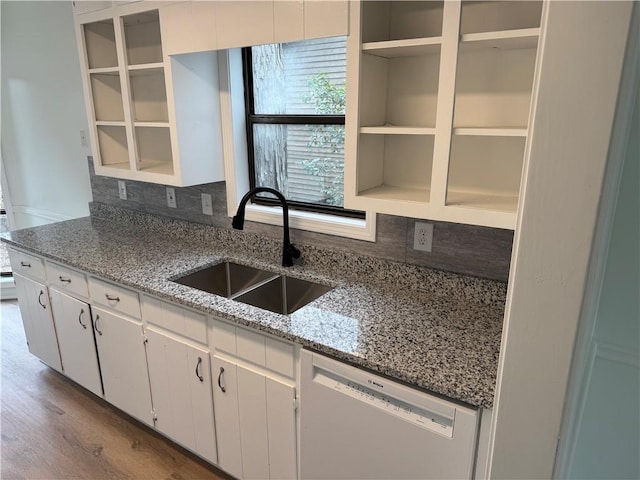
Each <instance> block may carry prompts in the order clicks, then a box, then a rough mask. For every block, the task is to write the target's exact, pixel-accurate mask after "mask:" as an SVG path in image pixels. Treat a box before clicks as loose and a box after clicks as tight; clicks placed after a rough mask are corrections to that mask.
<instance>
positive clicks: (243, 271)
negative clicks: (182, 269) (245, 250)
mask: <svg viewBox="0 0 640 480" xmlns="http://www.w3.org/2000/svg"><path fill="white" fill-rule="evenodd" d="M277 277H278V275H277V274H275V273H272V272H268V271H266V270H261V269H259V268H253V267H248V266H246V265H240V264H239V263H234V262H222V263H218V264H216V265H212V266H210V267H206V268H203V269H202V270H198V271H196V272H194V273H190V274H188V275H184V276H182V277H180V278H177V279H175V280H173V281H174V282H176V283H180V284H181V285H186V286H187V287H193V288H196V289H198V290H203V291H205V292H209V293H213V294H215V295H220V296H222V297H227V298H232V297H233V296H235V295H238V294H240V293H242V292H244V291H246V290H248V289H249V288H251V287H254V286H256V285H259V284H261V283H263V282H265V281H267V280H270V279H273V278H277Z"/></svg>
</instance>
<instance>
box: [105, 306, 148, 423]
mask: <svg viewBox="0 0 640 480" xmlns="http://www.w3.org/2000/svg"><path fill="white" fill-rule="evenodd" d="M93 312H94V330H95V332H96V345H97V347H98V356H99V358H100V369H101V371H102V384H103V386H104V398H105V400H107V401H108V402H109V403H111V404H113V405H114V406H115V407H117V408H119V409H120V410H122V411H124V412H125V413H128V414H129V415H131V416H132V417H135V418H137V419H138V420H140V421H141V422H144V423H146V424H147V425H153V415H152V410H151V390H150V388H149V374H148V372H147V358H146V355H145V349H144V336H143V331H142V324H141V323H139V322H137V321H133V320H130V319H128V318H125V317H122V316H120V315H117V314H115V313H111V312H109V311H107V310H104V309H102V308H97V307H95V308H94V309H93Z"/></svg>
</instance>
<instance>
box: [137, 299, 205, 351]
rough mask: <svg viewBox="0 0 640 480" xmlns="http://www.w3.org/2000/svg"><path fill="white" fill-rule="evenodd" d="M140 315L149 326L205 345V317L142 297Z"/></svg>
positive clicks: (176, 306)
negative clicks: (154, 326) (155, 326)
mask: <svg viewBox="0 0 640 480" xmlns="http://www.w3.org/2000/svg"><path fill="white" fill-rule="evenodd" d="M142 314H143V316H144V319H145V320H146V321H147V322H148V323H149V324H152V325H157V326H159V327H162V328H165V329H167V330H169V331H171V332H174V333H177V334H179V335H182V336H183V337H186V338H190V339H191V340H195V341H197V342H200V343H207V317H206V315H204V314H202V313H198V312H193V311H191V310H187V309H186V308H183V307H180V306H179V305H174V304H172V303H169V302H163V301H162V300H158V299H157V298H153V297H149V296H147V295H143V296H142Z"/></svg>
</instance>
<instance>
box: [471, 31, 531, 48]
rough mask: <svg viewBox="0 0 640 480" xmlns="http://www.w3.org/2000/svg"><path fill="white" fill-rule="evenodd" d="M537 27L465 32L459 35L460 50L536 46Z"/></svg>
mask: <svg viewBox="0 0 640 480" xmlns="http://www.w3.org/2000/svg"><path fill="white" fill-rule="evenodd" d="M539 36H540V29H539V28H527V29H522V30H503V31H498V32H482V33H467V34H464V35H461V37H460V51H461V52H470V51H476V50H488V49H492V48H493V49H499V50H517V49H524V48H530V49H535V48H537V46H538V37H539Z"/></svg>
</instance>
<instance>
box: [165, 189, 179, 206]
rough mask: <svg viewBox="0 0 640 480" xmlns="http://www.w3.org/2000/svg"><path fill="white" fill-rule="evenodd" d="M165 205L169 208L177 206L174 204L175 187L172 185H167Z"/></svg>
mask: <svg viewBox="0 0 640 480" xmlns="http://www.w3.org/2000/svg"><path fill="white" fill-rule="evenodd" d="M167 206H168V207H169V208H177V206H178V205H177V204H176V189H175V188H173V187H167Z"/></svg>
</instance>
